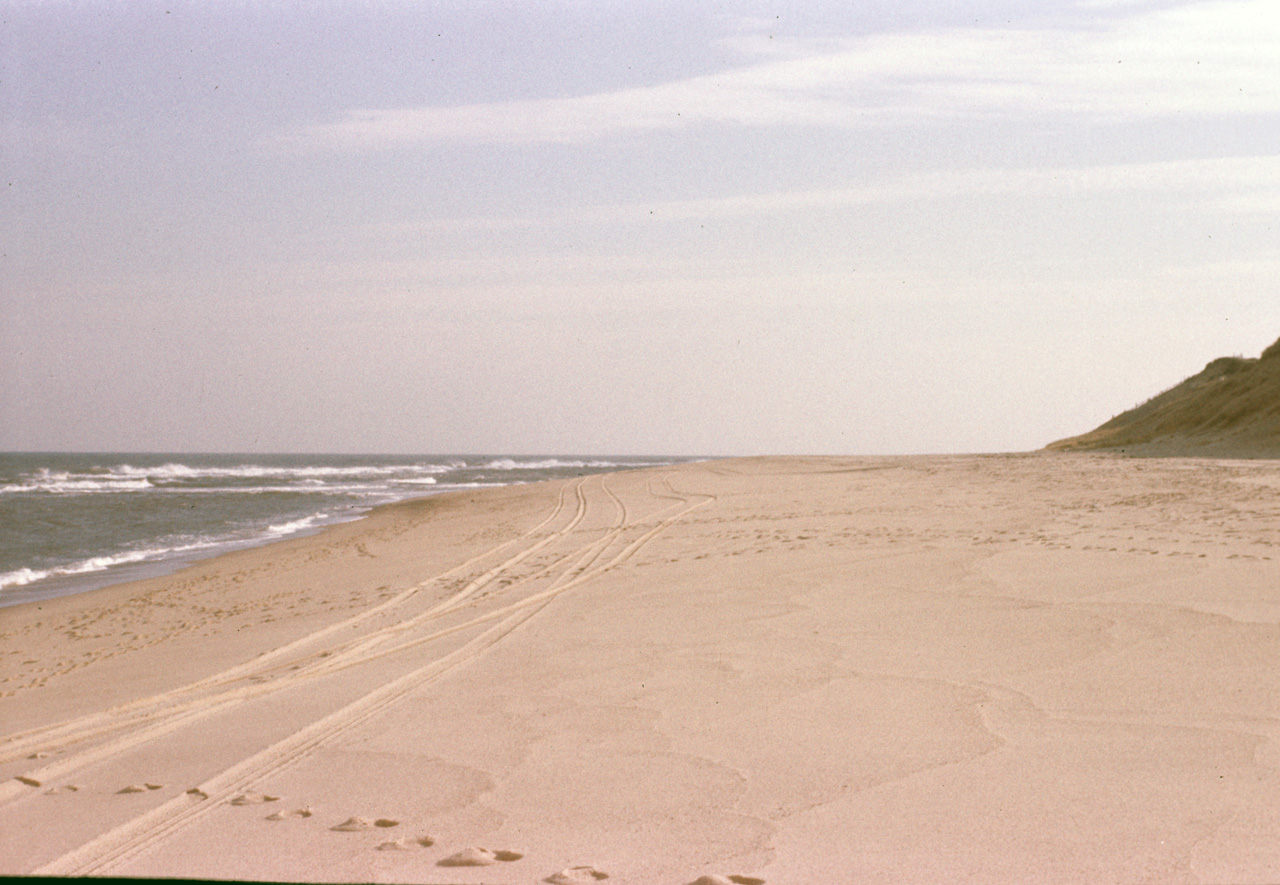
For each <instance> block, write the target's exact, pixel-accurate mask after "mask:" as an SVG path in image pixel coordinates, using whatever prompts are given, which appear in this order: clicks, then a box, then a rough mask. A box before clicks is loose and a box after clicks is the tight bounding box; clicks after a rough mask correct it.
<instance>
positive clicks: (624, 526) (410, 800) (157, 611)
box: [0, 453, 1280, 885]
mask: <svg viewBox="0 0 1280 885" xmlns="http://www.w3.org/2000/svg"><path fill="white" fill-rule="evenodd" d="M1278 511H1280V466H1277V465H1275V464H1274V463H1273V462H1269V461H1251V462H1245V461H1207V460H1195V461H1184V460H1170V461H1165V460H1141V461H1135V460H1129V459H1124V458H1117V457H1113V456H1107V455H1071V454H1046V453H1041V454H1034V455H1018V456H987V457H977V456H973V457H950V458H844V459H836V458H824V459H818V458H815V459H798V458H788V459H783V458H777V459H770V458H762V459H740V460H730V461H717V462H708V463H704V464H688V465H681V466H678V467H667V468H661V469H654V470H641V471H633V472H628V473H620V474H610V475H604V476H591V477H583V478H579V479H576V480H573V481H571V482H561V483H549V484H540V485H530V486H521V487H511V488H505V489H490V490H484V491H477V492H473V493H467V494H455V495H445V496H439V497H436V498H430V499H423V500H421V501H417V502H409V503H405V504H401V505H394V506H391V507H387V508H383V509H381V510H379V511H377V512H375V513H374V514H373V515H371V516H370V517H369V518H368V519H365V520H363V521H360V522H357V523H350V524H346V525H342V526H336V527H334V528H331V529H329V530H327V531H326V532H324V533H322V534H320V535H317V536H315V537H311V538H305V539H300V540H295V541H288V542H284V543H280V544H276V545H273V546H270V547H265V548H260V549H257V550H250V551H245V552H242V553H237V554H234V555H231V556H226V557H222V558H219V559H215V560H209V561H207V562H204V563H200V564H198V565H196V566H194V567H192V568H189V569H187V570H185V571H183V572H180V573H178V574H175V575H171V576H168V577H164V578H158V579H155V580H152V581H146V582H141V583H138V584H133V585H125V586H120V587H112V588H107V589H104V590H101V591H96V592H94V593H89V594H84V595H82V596H78V597H68V598H63V599H59V600H53V601H50V602H45V603H40V604H32V605H24V606H16V607H12V608H8V609H3V610H0V634H3V638H4V643H3V646H2V648H3V656H2V657H0V661H2V663H0V667H2V668H3V669H2V670H0V694H2V695H3V696H0V722H3V731H4V735H3V737H0V775H3V776H4V778H5V779H4V780H3V781H0V872H2V873H30V872H35V873H41V874H58V875H86V874H92V875H135V876H155V875H163V876H187V877H191V876H198V877H222V878H240V879H287V880H303V881H386V882H437V883H443V882H452V883H480V882H490V883H499V882H512V883H515V882H524V883H534V882H549V883H576V882H610V883H613V882H618V883H644V885H647V883H655V885H657V883H672V885H687V883H694V882H701V883H724V882H731V883H735V885H763V883H770V885H783V883H814V882H827V881H835V882H848V881H877V882H921V881H949V882H1008V881H1015V880H1016V881H1106V882H1274V881H1277V880H1280V805H1277V803H1276V802H1275V797H1276V796H1277V795H1280V742H1278V741H1280V669H1277V667H1276V666H1275V662H1276V660H1278V659H1280V525H1278V524H1277V522H1276V513H1277V512H1278Z"/></svg>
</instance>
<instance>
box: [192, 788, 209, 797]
mask: <svg viewBox="0 0 1280 885" xmlns="http://www.w3.org/2000/svg"><path fill="white" fill-rule="evenodd" d="M187 795H188V796H190V797H191V798H192V799H201V800H203V799H208V798H209V794H208V793H206V792H205V791H204V790H202V789H200V788H199V787H192V788H191V789H189V790H187Z"/></svg>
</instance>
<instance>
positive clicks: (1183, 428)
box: [1047, 341, 1280, 458]
mask: <svg viewBox="0 0 1280 885" xmlns="http://www.w3.org/2000/svg"><path fill="white" fill-rule="evenodd" d="M1047 448H1048V449H1050V450H1053V451H1087V450H1095V451H1096V450H1111V451H1119V452H1124V453H1126V454H1130V455H1154V456H1160V457H1164V456H1175V455H1193V456H1198V457H1215V458H1280V341H1277V342H1276V343H1275V344H1273V345H1271V346H1270V347H1268V348H1267V349H1266V350H1265V351H1263V354H1262V356H1261V357H1260V358H1258V359H1244V358H1242V357H1223V358H1221V359H1216V360H1214V361H1213V362H1211V363H1209V364H1208V365H1207V366H1205V367H1204V370H1203V371H1202V372H1200V373H1199V374H1198V375H1193V376H1192V377H1190V378H1188V379H1187V380H1185V381H1183V382H1182V383H1181V384H1179V385H1177V386H1176V387H1173V388H1171V389H1169V390H1166V391H1165V392H1164V393H1162V394H1160V395H1159V396H1156V397H1153V398H1152V399H1150V400H1148V401H1147V402H1145V403H1143V404H1142V405H1140V406H1138V407H1137V408H1134V409H1130V410H1129V411H1127V412H1124V413H1123V414H1120V415H1117V416H1116V417H1114V418H1112V419H1111V420H1110V421H1108V422H1107V423H1106V424H1103V425H1102V426H1101V427H1099V428H1097V429H1096V430H1092V431H1090V432H1089V433H1086V434H1083V435H1081V436H1073V437H1071V438H1069V439H1062V440H1058V441H1057V442H1054V443H1050V444H1049V446H1048V447H1047Z"/></svg>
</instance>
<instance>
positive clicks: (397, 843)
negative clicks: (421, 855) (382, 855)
mask: <svg viewBox="0 0 1280 885" xmlns="http://www.w3.org/2000/svg"><path fill="white" fill-rule="evenodd" d="M435 844H436V840H435V839H432V838H431V837H430V836H419V837H418V838H416V839H409V838H405V839H395V840H394V841H391V842H383V843H382V844H381V845H379V846H378V850H379V851H416V850H417V849H419V848H430V847H431V846H432V845H435Z"/></svg>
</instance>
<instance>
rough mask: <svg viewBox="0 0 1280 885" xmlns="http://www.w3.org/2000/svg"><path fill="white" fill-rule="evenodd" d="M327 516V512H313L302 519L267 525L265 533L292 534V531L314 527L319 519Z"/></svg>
mask: <svg viewBox="0 0 1280 885" xmlns="http://www.w3.org/2000/svg"><path fill="white" fill-rule="evenodd" d="M328 518H329V514H327V513H313V514H311V515H310V516H307V517H303V518H302V519H294V520H290V521H289V522H282V523H280V524H279V525H269V526H267V533H268V534H271V535H292V534H293V533H294V532H302V531H306V530H307V529H310V528H314V527H315V526H316V523H318V522H319V521H320V520H323V519H328Z"/></svg>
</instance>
